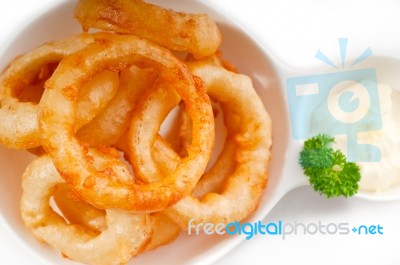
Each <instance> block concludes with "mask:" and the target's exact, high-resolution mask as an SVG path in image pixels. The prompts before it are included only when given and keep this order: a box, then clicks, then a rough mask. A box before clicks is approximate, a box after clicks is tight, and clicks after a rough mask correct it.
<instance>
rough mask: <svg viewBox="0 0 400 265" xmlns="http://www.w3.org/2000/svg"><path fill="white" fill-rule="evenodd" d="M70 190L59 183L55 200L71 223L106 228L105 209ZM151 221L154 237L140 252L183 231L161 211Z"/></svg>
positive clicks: (161, 243)
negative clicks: (71, 195)
mask: <svg viewBox="0 0 400 265" xmlns="http://www.w3.org/2000/svg"><path fill="white" fill-rule="evenodd" d="M69 192H70V189H69V188H68V186H67V185H57V190H56V191H55V193H54V194H53V198H54V201H55V202H56V204H57V206H58V208H59V209H60V210H61V212H62V214H63V216H64V217H65V218H66V219H67V220H68V221H69V222H70V223H72V224H78V225H82V226H84V227H86V228H89V229H91V230H93V231H95V232H97V233H100V232H101V231H103V230H105V229H106V227H107V224H106V218H105V216H106V213H105V211H104V210H100V209H97V208H95V207H93V206H92V205H90V204H88V203H86V202H83V201H75V200H72V199H71V198H68V193H69ZM150 223H151V231H152V237H151V239H150V242H149V243H148V245H146V247H145V248H142V250H141V251H140V253H143V252H146V251H150V250H154V249H156V248H158V247H160V246H163V245H166V244H169V243H171V242H172V241H174V240H175V239H176V238H177V237H178V236H179V234H180V232H181V228H180V226H178V225H177V224H175V223H174V222H173V221H171V220H170V219H169V218H168V217H166V216H165V215H163V214H162V213H160V212H158V213H152V214H150Z"/></svg>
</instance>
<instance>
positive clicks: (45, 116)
mask: <svg viewBox="0 0 400 265" xmlns="http://www.w3.org/2000/svg"><path fill="white" fill-rule="evenodd" d="M135 64H136V65H141V66H145V67H150V68H155V69H157V70H159V73H160V77H159V79H158V80H157V83H161V84H163V83H168V87H169V88H172V87H174V88H175V89H176V92H177V93H178V94H179V96H181V97H182V100H183V101H184V102H185V105H186V109H187V112H188V114H189V116H190V117H191V119H192V121H193V124H194V126H193V142H192V145H191V146H190V148H189V152H188V153H189V155H188V156H187V157H185V158H184V159H182V161H181V163H180V164H179V165H178V166H177V168H176V170H175V171H174V172H173V173H172V174H169V175H168V176H166V177H165V178H163V179H162V180H161V181H160V182H157V183H150V184H137V183H134V182H133V177H132V178H131V179H130V180H127V181H124V180H121V179H120V178H119V175H118V173H116V172H115V170H114V168H111V167H110V168H108V169H107V170H106V171H104V172H99V171H97V170H96V169H95V168H93V165H92V163H91V161H92V158H91V157H88V155H87V150H86V148H85V147H84V146H82V145H80V144H79V142H78V141H77V139H76V137H75V136H74V134H73V133H72V132H73V128H74V126H75V118H74V117H75V115H74V112H75V111H76V110H75V109H76V108H75V107H76V102H75V101H74V100H73V99H74V98H75V95H76V94H77V93H78V91H79V88H80V87H81V86H82V85H83V84H84V83H85V82H87V81H88V80H90V78H92V77H93V76H94V75H96V74H97V73H98V72H100V71H104V70H107V69H108V70H114V71H121V70H123V69H126V68H128V67H130V66H131V65H135ZM169 90H171V89H169ZM171 91H173V90H171ZM55 102H57V104H54V103H55ZM139 105H140V104H139ZM40 107H41V109H40V115H39V128H40V133H41V139H42V141H41V142H42V145H43V147H44V149H45V150H46V152H47V153H48V154H49V155H50V156H51V157H52V159H53V161H54V164H55V165H56V168H57V170H58V171H59V172H60V173H61V175H62V176H63V178H65V179H66V180H67V182H68V183H69V185H71V186H72V188H73V189H74V191H75V192H76V193H77V194H78V195H79V196H80V197H81V198H82V199H83V200H84V201H86V202H88V203H90V204H92V205H93V206H95V207H97V208H100V209H105V208H118V209H124V210H130V211H135V212H151V211H158V210H162V209H164V208H166V207H168V206H171V205H173V204H174V203H176V202H178V201H179V200H180V199H182V198H183V197H184V196H185V195H187V194H189V193H190V192H191V191H192V189H193V188H194V186H195V185H196V183H197V181H198V179H199V178H200V177H201V175H202V173H203V172H204V170H205V168H206V165H207V162H208V160H209V158H210V156H211V151H212V146H213V143H214V120H213V116H212V109H211V104H210V100H209V98H208V96H207V95H206V94H205V91H204V89H203V88H202V86H201V84H199V83H196V82H195V80H194V79H193V77H192V75H191V74H190V72H189V71H188V69H187V67H186V66H185V65H184V64H183V63H182V62H181V61H179V60H178V59H177V58H176V57H174V56H173V55H172V54H171V52H169V51H168V50H166V49H163V48H161V47H159V46H157V45H155V44H152V43H151V42H148V41H147V40H144V39H140V38H138V37H136V36H121V35H113V34H110V35H109V36H108V37H105V36H104V37H102V38H97V39H96V41H94V42H93V43H91V44H90V45H88V46H87V48H85V49H83V50H81V51H79V52H77V53H74V54H73V55H71V56H68V57H66V58H64V60H62V61H61V63H60V64H59V66H58V68H57V70H56V71H55V72H54V74H53V75H52V77H51V78H50V79H49V80H48V81H47V82H46V90H45V92H44V94H43V97H42V100H41V104H40ZM136 129H138V130H139V133H138V138H140V137H141V136H142V135H143V134H146V132H145V131H146V130H147V129H146V126H144V127H142V128H136ZM140 129H141V130H142V131H140ZM60 143H62V144H60ZM110 158H111V156H110ZM67 161H68V162H67ZM120 163H123V162H122V161H121V162H120Z"/></svg>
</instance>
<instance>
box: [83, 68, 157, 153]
mask: <svg viewBox="0 0 400 265" xmlns="http://www.w3.org/2000/svg"><path fill="white" fill-rule="evenodd" d="M155 79H156V74H155V73H154V72H153V71H151V70H150V69H140V68H138V67H136V66H132V67H130V68H129V69H126V70H124V71H122V72H121V73H120V86H119V89H118V92H117V94H116V95H115V97H114V98H113V99H112V100H111V101H110V102H109V103H108V104H107V106H106V108H105V109H103V110H102V112H101V113H99V114H98V115H97V116H96V117H95V118H94V119H93V120H92V121H91V122H90V123H88V124H86V125H85V126H83V127H82V128H81V129H80V130H79V131H78V133H77V137H78V138H79V140H80V141H81V142H85V143H88V144H89V145H90V146H97V145H112V144H114V143H116V142H117V140H118V139H119V138H121V136H122V134H123V133H124V132H125V131H126V130H127V129H128V126H129V121H130V117H131V114H132V111H133V108H134V106H135V103H136V100H137V98H138V97H139V94H141V93H142V92H143V91H144V90H145V89H146V88H151V87H152V86H153V84H154V81H155Z"/></svg>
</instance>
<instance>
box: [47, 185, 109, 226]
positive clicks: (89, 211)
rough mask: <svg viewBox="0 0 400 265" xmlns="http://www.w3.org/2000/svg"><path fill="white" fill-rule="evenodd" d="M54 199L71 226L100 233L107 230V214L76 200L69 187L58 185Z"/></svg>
mask: <svg viewBox="0 0 400 265" xmlns="http://www.w3.org/2000/svg"><path fill="white" fill-rule="evenodd" d="M53 199H54V201H55V203H56V204H57V207H58V208H59V209H60V210H61V212H62V215H63V216H64V217H65V218H66V219H67V220H68V222H69V223H70V224H77V225H83V226H85V227H86V228H89V229H90V230H93V231H95V232H98V233H100V232H101V231H103V230H105V229H106V228H107V224H106V218H105V217H106V212H105V211H104V210H100V209H97V208H95V207H93V206H92V205H90V204H88V203H86V202H83V201H79V200H76V199H74V198H73V193H72V192H71V189H70V188H69V187H68V185H66V184H59V185H57V189H56V191H55V192H54V194H53Z"/></svg>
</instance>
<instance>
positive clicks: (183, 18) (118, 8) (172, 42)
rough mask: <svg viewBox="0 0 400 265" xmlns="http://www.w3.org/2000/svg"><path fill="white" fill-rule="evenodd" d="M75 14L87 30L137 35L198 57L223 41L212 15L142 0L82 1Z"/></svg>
mask: <svg viewBox="0 0 400 265" xmlns="http://www.w3.org/2000/svg"><path fill="white" fill-rule="evenodd" d="M75 17H76V18H77V19H78V20H79V22H80V23H81V25H82V26H83V29H84V30H88V29H89V28H97V29H102V30H107V31H115V32H118V33H123V34H133V35H137V36H140V37H143V38H146V39H148V40H150V41H152V42H154V43H157V44H159V45H161V46H164V47H166V48H168V49H171V50H174V51H187V52H189V53H192V54H193V55H194V56H195V57H196V58H200V57H205V56H209V55H211V54H213V53H214V52H215V51H216V50H217V49H218V47H219V46H220V43H221V34H220V32H219V29H218V27H217V25H216V24H215V22H214V21H213V20H212V19H210V18H209V17H208V15H206V14H201V15H198V14H187V13H181V12H174V11H172V10H168V9H165V8H162V7H159V6H156V5H152V4H148V3H145V2H143V1H141V0H114V1H108V0H80V1H79V2H78V4H77V6H76V8H75ZM166 25H168V29H167V30H166V28H165V26H166Z"/></svg>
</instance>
